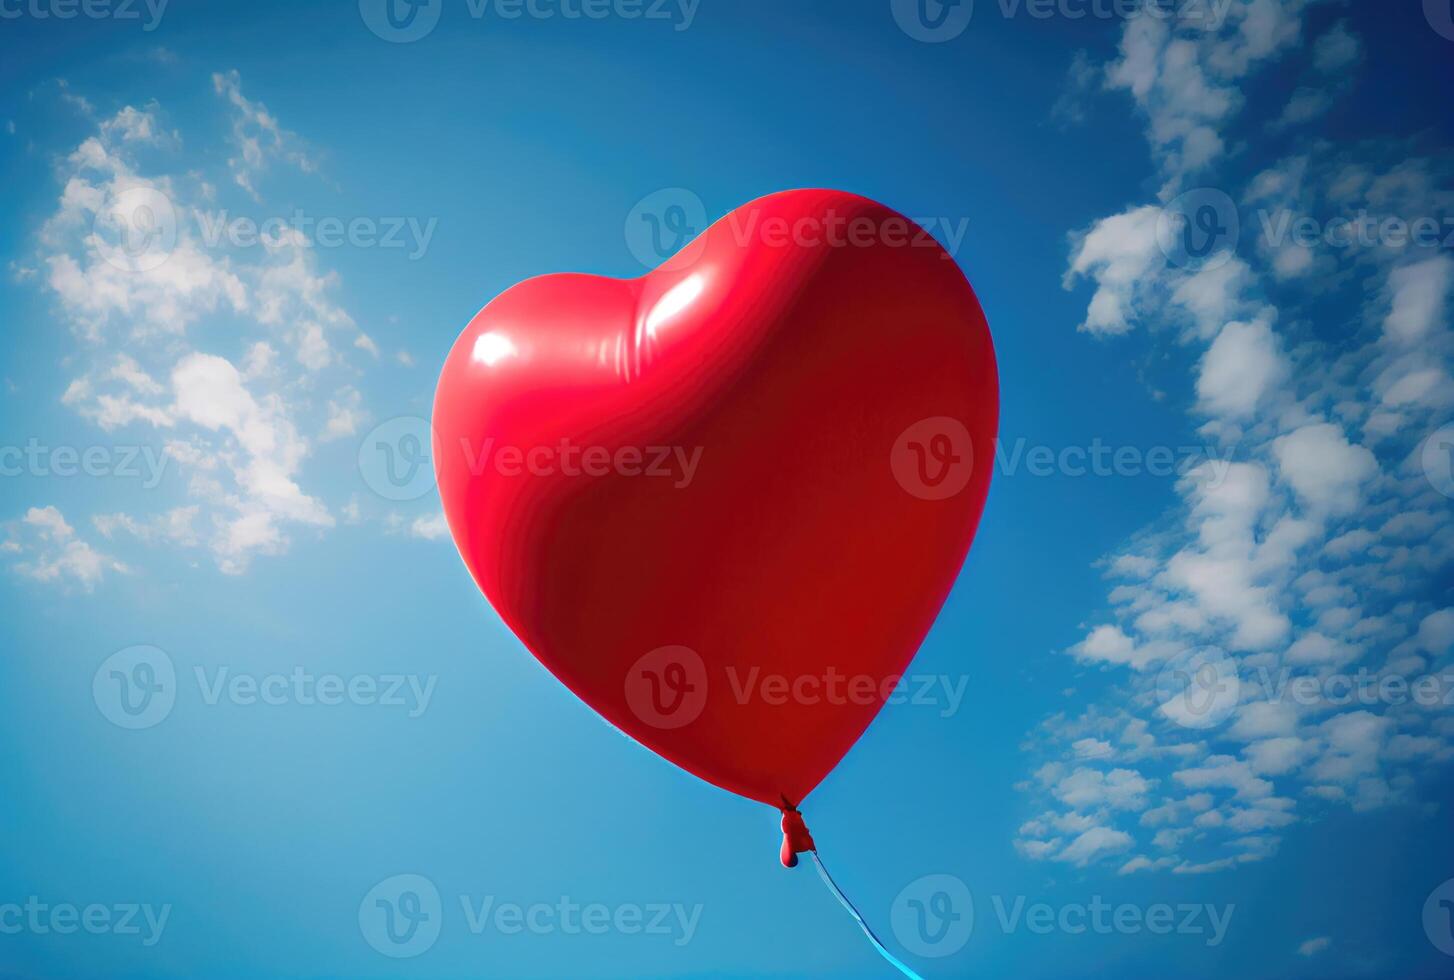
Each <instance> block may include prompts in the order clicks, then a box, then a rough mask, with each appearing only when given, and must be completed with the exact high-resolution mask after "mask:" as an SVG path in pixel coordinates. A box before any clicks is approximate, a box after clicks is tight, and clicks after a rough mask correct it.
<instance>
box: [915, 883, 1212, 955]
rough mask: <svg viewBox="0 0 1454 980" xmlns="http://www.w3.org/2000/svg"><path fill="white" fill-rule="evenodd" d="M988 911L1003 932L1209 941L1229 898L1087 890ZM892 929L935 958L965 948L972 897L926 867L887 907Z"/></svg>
mask: <svg viewBox="0 0 1454 980" xmlns="http://www.w3.org/2000/svg"><path fill="white" fill-rule="evenodd" d="M989 904H990V908H991V909H992V910H993V912H994V914H993V915H992V916H990V918H989V923H990V924H993V925H994V926H995V927H996V928H998V929H999V931H1000V933H1001V934H1002V935H1006V936H1010V935H1014V934H1016V933H1019V932H1022V931H1023V932H1028V933H1030V934H1032V935H1036V936H1048V935H1052V934H1055V933H1059V934H1062V935H1067V936H1081V935H1096V936H1110V935H1118V936H1137V935H1143V934H1144V935H1152V936H1186V937H1191V938H1194V939H1196V940H1198V941H1199V942H1201V943H1202V944H1203V945H1204V946H1206V947H1208V948H1215V947H1217V946H1220V945H1221V944H1222V942H1223V941H1224V940H1225V939H1226V937H1227V930H1228V929H1229V928H1230V927H1231V924H1232V917H1233V916H1234V915H1235V913H1236V911H1237V906H1236V905H1235V904H1226V905H1214V904H1211V903H1207V902H1182V903H1178V904H1175V905H1173V904H1170V903H1167V902H1153V903H1150V904H1147V905H1140V904H1136V903H1132V902H1108V901H1106V900H1105V899H1104V898H1102V897H1101V896H1100V895H1092V896H1091V899H1090V901H1089V902H1063V903H1059V904H1053V903H1050V902H1043V901H1032V900H1031V899H1030V898H1029V896H1026V895H1000V894H995V895H991V896H990V902H989ZM889 921H890V923H891V924H892V926H893V930H894V936H895V937H897V939H898V940H899V942H900V944H902V945H903V947H904V948H905V949H906V950H908V951H909V952H911V953H913V954H914V955H916V956H921V957H924V958H926V959H937V958H942V957H945V956H952V955H954V954H955V953H957V952H959V951H960V950H961V949H963V948H964V946H965V944H966V943H968V942H969V939H970V935H971V934H972V933H973V931H974V925H975V916H974V901H973V897H972V896H971V894H970V891H969V887H968V886H967V885H965V883H964V882H963V881H962V880H961V879H959V878H957V877H955V876H954V875H948V874H935V875H925V876H924V877H923V878H920V879H918V880H917V881H913V882H911V883H909V884H908V885H906V886H905V887H904V888H903V890H902V891H900V892H899V894H898V896H897V897H896V898H895V899H894V903H893V906H892V908H891V909H890V912H889Z"/></svg>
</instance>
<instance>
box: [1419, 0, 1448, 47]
mask: <svg viewBox="0 0 1454 980" xmlns="http://www.w3.org/2000/svg"><path fill="white" fill-rule="evenodd" d="M1424 19H1425V20H1427V21H1428V22H1429V26H1430V27H1432V28H1433V29H1434V33H1435V34H1438V35H1439V36H1440V37H1442V38H1444V40H1446V41H1454V3H1451V2H1450V0H1424Z"/></svg>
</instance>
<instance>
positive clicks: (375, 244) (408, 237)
mask: <svg viewBox="0 0 1454 980" xmlns="http://www.w3.org/2000/svg"><path fill="white" fill-rule="evenodd" d="M195 214H196V219H197V228H198V239H199V240H200V241H201V242H202V244H203V245H204V246H206V247H207V248H214V249H215V248H223V247H232V248H270V249H275V248H281V247H284V246H292V245H301V246H302V247H304V248H329V249H332V248H368V249H372V248H378V249H399V250H402V251H404V252H405V257H406V258H408V259H409V260H410V261H414V260H416V259H421V258H423V257H424V253H425V252H426V251H428V249H429V242H430V241H431V240H432V239H433V238H434V232H435V230H436V229H437V228H438V227H439V219H438V218H433V217H431V218H420V217H417V216H414V215H378V216H374V215H358V216H355V217H351V218H341V217H337V216H331V215H329V216H323V217H320V216H317V215H312V214H308V213H307V212H305V211H304V210H302V209H301V208H297V209H294V211H293V212H292V214H289V215H287V216H286V217H284V216H282V215H274V216H271V217H265V218H261V219H258V218H253V217H251V216H249V215H234V214H232V212H230V211H228V210H226V209H224V210H221V211H197V212H195Z"/></svg>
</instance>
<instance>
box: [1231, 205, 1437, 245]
mask: <svg viewBox="0 0 1454 980" xmlns="http://www.w3.org/2000/svg"><path fill="white" fill-rule="evenodd" d="M1257 223H1258V226H1259V227H1260V228H1261V231H1262V240H1263V241H1264V242H1266V243H1267V244H1268V245H1269V246H1271V247H1273V248H1282V247H1284V246H1287V245H1295V246H1297V247H1299V248H1306V249H1312V248H1317V247H1319V246H1326V247H1328V248H1338V249H1344V248H1368V249H1373V248H1390V249H1404V248H1454V216H1447V217H1433V216H1432V215H1424V216H1421V217H1416V218H1404V217H1398V216H1393V215H1372V214H1369V213H1368V212H1367V211H1366V210H1360V211H1358V212H1357V213H1355V214H1352V215H1338V216H1337V217H1334V218H1330V219H1328V220H1326V221H1324V220H1321V219H1318V218H1315V217H1313V216H1312V215H1307V214H1299V213H1297V212H1295V211H1291V210H1288V209H1286V208H1280V209H1278V210H1275V211H1274V210H1268V209H1266V208H1264V209H1262V210H1259V211H1258V212H1257Z"/></svg>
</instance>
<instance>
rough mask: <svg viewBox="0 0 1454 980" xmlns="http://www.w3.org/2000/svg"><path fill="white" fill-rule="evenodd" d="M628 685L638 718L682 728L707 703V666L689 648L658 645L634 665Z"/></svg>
mask: <svg viewBox="0 0 1454 980" xmlns="http://www.w3.org/2000/svg"><path fill="white" fill-rule="evenodd" d="M625 686H626V704H627V706H628V707H630V708H631V712H632V713H633V714H634V715H636V717H637V718H640V719H641V720H642V721H643V722H645V723H646V724H648V725H650V726H652V727H653V728H659V729H662V730H665V731H670V730H672V729H676V728H682V727H685V726H687V725H690V724H691V723H692V722H694V721H696V720H697V718H698V717H699V716H700V715H701V713H702V709H703V708H705V707H706V706H707V665H706V664H705V663H703V662H702V658H701V657H700V656H698V655H697V652H696V651H695V650H693V649H691V648H690V647H684V646H664V647H658V648H657V649H655V650H652V651H651V652H650V653H648V654H646V655H645V656H643V657H641V658H640V659H639V660H637V661H636V663H634V664H632V665H631V669H630V670H628V671H627V672H626V682H625Z"/></svg>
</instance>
